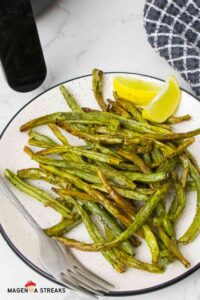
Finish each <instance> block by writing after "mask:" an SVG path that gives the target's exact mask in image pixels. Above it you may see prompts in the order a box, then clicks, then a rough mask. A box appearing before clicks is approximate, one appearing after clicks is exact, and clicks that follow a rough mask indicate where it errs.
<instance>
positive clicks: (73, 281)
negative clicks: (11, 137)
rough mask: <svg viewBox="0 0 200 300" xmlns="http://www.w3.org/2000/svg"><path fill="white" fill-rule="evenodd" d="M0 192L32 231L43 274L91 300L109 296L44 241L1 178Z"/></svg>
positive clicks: (63, 251)
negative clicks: (37, 246) (34, 235)
mask: <svg viewBox="0 0 200 300" xmlns="http://www.w3.org/2000/svg"><path fill="white" fill-rule="evenodd" d="M0 190H1V191H2V193H3V194H4V195H5V196H6V197H7V198H8V199H9V200H10V201H11V202H12V204H14V206H15V207H16V209H17V210H18V211H19V212H20V213H21V214H22V215H23V217H24V218H25V219H26V220H27V221H28V223H29V224H30V225H31V226H32V227H33V229H34V230H35V232H36V234H37V236H38V239H39V257H40V261H41V263H42V265H43V267H44V268H45V269H46V271H47V272H49V273H50V274H51V275H52V276H53V277H54V278H55V279H56V280H57V281H58V282H60V283H62V284H63V285H64V286H66V287H68V288H71V289H73V290H74V291H76V292H80V293H83V294H86V295H88V296H90V297H91V298H94V299H97V298H98V296H102V295H104V293H105V292H106V293H109V288H111V287H114V286H113V285H112V284H110V283H109V282H107V281H105V280H104V279H102V278H100V277H99V276H97V275H96V274H94V273H93V272H91V271H90V270H88V269H87V268H86V267H85V266H83V265H82V264H81V263H80V262H79V261H78V260H77V259H76V258H75V257H74V256H73V254H72V253H71V251H70V250H69V249H68V248H66V247H64V246H63V245H61V244H60V243H58V242H57V241H56V240H55V239H53V238H50V237H48V236H47V235H46V234H45V233H44V232H43V230H42V228H41V227H40V225H39V224H38V223H37V222H36V221H35V220H34V218H33V217H32V216H31V215H30V214H29V212H28V211H27V210H26V208H25V207H24V206H23V205H22V204H21V202H20V201H19V199H18V198H17V197H16V195H15V194H14V193H13V192H12V190H11V189H10V187H9V185H8V184H7V182H6V180H5V179H4V178H2V177H0Z"/></svg>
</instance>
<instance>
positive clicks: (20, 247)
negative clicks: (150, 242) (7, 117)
mask: <svg viewBox="0 0 200 300" xmlns="http://www.w3.org/2000/svg"><path fill="white" fill-rule="evenodd" d="M118 74H119V73H109V74H107V75H106V80H105V97H106V98H109V97H112V88H111V87H112V78H113V77H114V76H116V75H118ZM124 75H125V76H128V77H130V78H135V77H136V78H140V79H144V77H145V76H143V75H134V74H127V73H124ZM145 80H149V81H153V82H158V80H157V79H154V78H149V77H145ZM65 84H66V86H67V88H69V90H70V91H71V92H72V93H73V94H74V96H75V97H76V99H77V100H78V101H79V103H80V104H81V105H82V106H88V107H91V108H97V104H96V102H95V99H94V96H93V93H92V87H91V76H85V77H82V78H77V79H74V80H70V81H68V82H66V83H65ZM16 101H17V100H16ZM67 110H68V107H67V106H66V103H65V101H64V99H63V97H62V95H61V94H60V92H59V89H58V87H54V88H52V89H50V90H49V91H47V92H45V93H44V94H42V95H40V96H38V97H37V98H35V99H33V100H32V101H31V102H29V103H28V105H26V106H25V107H24V108H23V109H21V110H20V111H19V112H18V113H17V115H16V116H15V117H14V118H13V119H12V121H11V122H10V123H9V124H8V126H7V127H6V129H5V130H4V132H3V134H2V137H1V140H0V169H1V173H2V172H3V170H4V169H5V168H9V169H11V170H13V171H17V170H18V169H21V168H26V167H30V166H35V165H36V164H35V163H34V162H32V161H30V158H29V157H28V156H27V155H26V154H24V153H23V147H24V145H25V144H26V142H27V133H20V132H19V127H20V125H22V124H23V123H25V122H27V121H28V120H31V119H32V118H36V117H39V116H41V115H44V114H49V113H53V112H56V111H67ZM199 110H200V104H199V102H198V101H197V100H196V99H195V98H194V97H193V96H192V95H190V94H188V93H187V92H185V91H183V92H182V102H181V105H180V107H179V110H178V112H177V114H179V115H182V114H186V113H187V114H191V115H192V121H190V122H185V123H183V124H181V125H178V126H176V131H188V130H192V129H195V128H197V127H200V118H199ZM37 130H38V131H40V132H42V133H45V132H47V131H48V129H47V128H44V127H41V128H38V129H37ZM48 134H50V131H48ZM70 139H71V141H72V142H73V143H74V144H75V143H77V142H78V140H77V139H76V138H74V137H72V136H70ZM199 143H200V138H199V137H197V138H196V142H195V144H194V145H192V146H191V147H190V149H191V151H192V153H193V154H194V155H195V157H196V158H197V160H198V162H199V163H200V151H199ZM39 185H42V186H43V187H44V188H47V185H45V186H44V184H43V183H39ZM13 190H14V192H15V193H16V194H17V196H19V198H20V199H21V201H22V203H23V204H24V205H25V207H26V208H27V209H28V210H29V211H30V212H31V213H32V215H33V217H34V218H35V219H36V220H37V221H38V222H39V223H40V225H41V226H42V227H48V226H50V225H53V224H55V223H56V222H58V221H59V219H60V218H59V215H58V214H57V213H55V212H54V211H53V210H52V209H50V208H44V207H43V206H42V205H41V203H39V202H38V201H36V200H34V199H32V198H31V197H29V196H27V195H24V194H23V193H21V192H19V191H17V190H16V189H15V188H13ZM195 205H196V195H195V193H189V194H188V201H187V207H186V209H185V211H184V213H183V215H182V217H181V219H180V221H179V222H178V225H177V232H178V236H180V235H181V233H183V232H184V231H185V229H186V228H187V227H188V225H189V224H190V222H191V221H192V218H193V216H194V213H195ZM0 214H1V224H2V229H1V231H2V234H3V236H4V238H5V239H6V241H7V242H8V243H9V245H10V246H11V247H12V249H13V251H14V252H15V253H16V254H17V255H18V256H19V257H20V258H21V259H22V260H24V261H25V262H26V263H27V264H28V265H29V266H30V267H31V268H32V269H34V270H36V271H38V272H39V273H41V274H42V275H44V276H45V277H47V278H49V279H51V276H50V275H48V274H46V272H45V271H44V270H43V268H42V266H41V264H40V261H39V257H38V239H37V236H36V235H35V233H34V231H33V230H32V229H31V227H30V226H29V224H27V222H26V221H25V220H24V219H23V218H22V217H21V216H20V215H19V213H18V212H17V211H16V210H15V208H14V207H13V206H12V205H11V204H10V203H9V201H8V200H7V199H5V198H4V197H3V196H2V197H1V201H0ZM70 236H71V237H74V238H77V239H80V236H81V240H83V241H85V242H91V240H90V239H89V237H88V235H87V233H86V231H85V229H84V227H83V226H82V225H81V226H79V227H78V228H76V229H75V230H73V232H72V233H70ZM181 250H182V252H183V254H184V255H185V256H186V257H187V258H188V259H189V261H190V262H191V268H190V269H189V270H186V269H185V268H184V267H183V266H182V265H181V264H180V263H179V262H175V263H173V264H171V265H169V266H168V267H167V270H166V272H165V273H164V274H159V275H157V274H149V273H147V272H143V271H140V270H135V269H129V270H127V271H126V272H125V273H124V274H118V273H116V272H115V271H113V269H112V267H111V266H110V265H109V264H108V263H107V261H105V259H104V258H103V257H102V256H101V254H100V253H87V252H80V251H77V250H73V252H74V253H75V255H76V256H77V257H78V259H79V260H80V261H81V262H82V263H83V264H84V265H86V266H87V267H88V268H90V269H91V270H92V271H93V272H95V273H97V274H98V275H100V276H102V277H103V278H105V279H106V280H108V281H110V282H112V283H113V284H114V285H115V287H116V288H115V289H114V290H113V295H121V296H122V295H133V294H139V293H144V292H148V291H152V290H156V289H159V288H162V287H165V286H168V285H170V284H173V283H175V282H177V281H179V280H181V279H183V278H185V277H186V276H188V275H189V274H191V273H192V272H194V271H195V270H196V269H198V268H199V267H200V255H199V250H200V236H199V237H198V238H197V239H196V240H195V241H194V242H193V243H191V244H190V245H188V246H183V247H181ZM137 252H138V257H139V258H141V259H143V260H144V261H147V262H150V255H149V252H148V249H147V247H145V245H144V246H142V247H140V248H139V249H138V251H137Z"/></svg>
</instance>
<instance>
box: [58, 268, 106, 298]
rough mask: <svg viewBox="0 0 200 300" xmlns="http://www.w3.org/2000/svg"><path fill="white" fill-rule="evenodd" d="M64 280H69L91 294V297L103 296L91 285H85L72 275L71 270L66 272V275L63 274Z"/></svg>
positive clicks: (81, 280) (85, 283)
mask: <svg viewBox="0 0 200 300" xmlns="http://www.w3.org/2000/svg"><path fill="white" fill-rule="evenodd" d="M63 274H64V273H63ZM64 276H66V278H69V279H70V280H72V281H74V282H75V284H76V285H79V286H81V287H82V288H84V289H85V290H87V291H89V292H91V293H92V294H93V295H98V296H103V292H102V291H99V290H96V289H95V288H93V287H92V286H91V285H89V284H87V282H85V281H84V280H83V279H81V278H78V277H77V276H76V274H75V273H73V271H72V270H68V274H64Z"/></svg>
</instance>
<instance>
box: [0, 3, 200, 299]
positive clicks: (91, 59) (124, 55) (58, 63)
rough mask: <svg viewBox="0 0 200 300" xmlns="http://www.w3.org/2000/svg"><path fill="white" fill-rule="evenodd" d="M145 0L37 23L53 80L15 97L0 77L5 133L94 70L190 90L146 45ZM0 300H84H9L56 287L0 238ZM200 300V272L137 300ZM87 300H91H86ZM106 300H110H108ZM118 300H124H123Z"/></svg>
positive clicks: (91, 6) (54, 11) (76, 6)
mask: <svg viewBox="0 0 200 300" xmlns="http://www.w3.org/2000/svg"><path fill="white" fill-rule="evenodd" d="M144 2H145V1H144V0H134V1H133V0H123V1H122V0H101V1H97V0H96V1H95V0H57V1H55V5H53V7H52V8H50V9H49V10H48V11H47V12H46V13H45V14H43V15H42V16H40V17H39V18H38V19H37V25H38V29H39V34H40V38H41V42H42V45H43V49H44V54H45V58H46V63H47V67H48V76H47V79H46V81H45V83H44V84H43V85H42V86H41V87H40V88H39V89H37V90H36V91H34V92H31V93H27V94H19V93H16V92H14V91H12V90H11V89H10V88H9V87H8V86H7V84H6V82H5V81H4V78H3V75H2V74H0V131H1V130H3V128H4V126H5V125H6V124H7V122H8V121H9V120H10V118H11V117H12V116H13V115H14V114H15V113H16V112H17V111H18V110H19V109H20V108H21V107H22V106H23V105H24V104H25V103H27V102H28V101H29V100H31V99H32V98H33V97H35V96H36V95H38V94H39V93H41V92H42V91H44V90H46V89H48V88H49V87H51V86H53V85H55V84H57V83H59V82H62V81H64V80H67V79H70V78H73V77H77V76H81V75H84V74H88V73H90V72H91V70H92V68H94V67H98V68H101V69H103V70H104V71H130V72H138V73H144V74H148V75H152V76H156V77H160V78H163V79H164V78H166V76H168V75H169V74H172V73H173V74H176V75H177V78H178V80H179V82H180V85H181V86H182V87H183V88H185V89H187V90H190V89H189V86H188V85H187V83H186V82H184V80H183V79H181V78H180V76H179V74H177V73H176V72H174V71H173V70H172V69H171V68H170V67H169V66H168V65H167V63H166V62H165V61H164V60H163V59H162V58H160V57H159V56H158V55H157V54H156V53H155V52H154V50H153V49H152V48H151V47H150V45H149V44H148V42H147V39H146V34H145V30H144V28H143V21H142V14H143V6H144ZM0 249H1V251H0V299H3V300H7V299H16V300H21V299H28V298H30V299H32V298H33V299H36V300H40V299H48V300H53V299H56V300H57V299H58V300H68V299H72V297H73V299H74V300H80V299H82V298H80V297H77V296H76V295H74V294H72V293H66V294H64V295H63V294H59V295H58V294H56V295H55V294H43V295H42V294H38V295H36V294H34V295H29V296H27V295H26V294H18V295H17V294H15V295H8V294H7V293H6V289H7V287H17V286H23V284H24V283H25V282H26V281H27V280H32V281H35V282H37V283H38V285H40V286H43V287H55V285H54V284H53V283H51V282H49V281H47V280H46V279H44V278H43V277H41V276H40V275H38V274H36V273H35V272H34V271H32V270H31V269H29V268H28V267H27V266H26V265H25V264H24V263H22V262H21V261H20V260H19V258H17V257H16V256H15V254H14V253H12V251H11V250H10V248H9V247H8V246H7V244H6V243H5V241H4V240H3V238H2V237H0ZM161 298H162V300H168V299H169V298H170V299H171V300H174V299H176V300H183V299H190V300H198V299H200V272H198V271H197V272H196V273H195V274H193V275H192V276H191V277H190V278H188V279H186V280H184V281H182V282H180V283H178V284H176V285H174V286H172V287H169V288H167V289H164V290H161V291H158V292H155V293H151V294H147V295H141V296H135V297H130V299H135V300H158V299H161ZM85 299H86V298H85ZM105 299H106V298H105ZM118 299H119V298H118Z"/></svg>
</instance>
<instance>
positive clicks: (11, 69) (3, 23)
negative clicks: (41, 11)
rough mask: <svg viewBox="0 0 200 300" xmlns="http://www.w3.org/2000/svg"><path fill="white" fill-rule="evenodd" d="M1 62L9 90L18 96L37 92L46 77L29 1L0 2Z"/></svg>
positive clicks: (6, 0) (10, 0) (8, 0)
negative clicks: (20, 93)
mask: <svg viewBox="0 0 200 300" xmlns="http://www.w3.org/2000/svg"><path fill="white" fill-rule="evenodd" d="M0 60H1V65H2V68H3V71H4V74H5V77H6V79H7V82H8V84H9V86H10V87H11V88H12V89H14V90H16V91H18V92H29V91H31V90H34V89H36V88H37V87H39V86H40V85H41V84H42V82H43V81H44V79H45V77H46V65H45V60H44V56H43V52H42V48H41V44H40V40H39V35H38V31H37V27H36V23H35V18H34V14H33V10H32V6H31V2H30V1H29V0H0Z"/></svg>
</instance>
